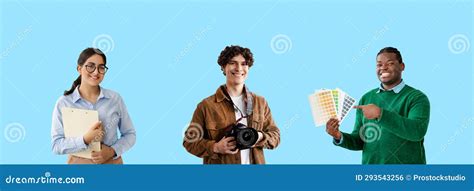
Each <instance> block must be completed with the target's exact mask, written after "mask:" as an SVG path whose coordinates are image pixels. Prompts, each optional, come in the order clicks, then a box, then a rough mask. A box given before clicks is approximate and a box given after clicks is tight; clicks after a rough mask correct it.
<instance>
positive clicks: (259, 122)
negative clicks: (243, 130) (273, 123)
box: [251, 114, 264, 131]
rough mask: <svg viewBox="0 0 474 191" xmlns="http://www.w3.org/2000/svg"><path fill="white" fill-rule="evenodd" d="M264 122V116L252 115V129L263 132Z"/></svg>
mask: <svg viewBox="0 0 474 191" xmlns="http://www.w3.org/2000/svg"><path fill="white" fill-rule="evenodd" d="M263 122H264V121H263V115H260V114H257V115H252V125H251V127H252V128H254V129H256V130H260V131H261V130H262V129H263Z"/></svg>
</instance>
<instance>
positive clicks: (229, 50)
mask: <svg viewBox="0 0 474 191" xmlns="http://www.w3.org/2000/svg"><path fill="white" fill-rule="evenodd" d="M238 55H242V57H244V59H245V62H247V65H248V66H249V67H251V66H252V65H253V54H252V52H251V51H250V49H248V48H244V47H241V46H236V45H232V46H226V47H225V48H224V50H222V52H221V54H220V55H219V58H218V59H217V63H218V64H219V66H221V68H224V67H225V65H227V64H228V63H229V62H230V60H231V59H232V58H233V57H235V56H238Z"/></svg>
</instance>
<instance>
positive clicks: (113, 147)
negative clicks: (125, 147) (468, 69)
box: [110, 145, 122, 160]
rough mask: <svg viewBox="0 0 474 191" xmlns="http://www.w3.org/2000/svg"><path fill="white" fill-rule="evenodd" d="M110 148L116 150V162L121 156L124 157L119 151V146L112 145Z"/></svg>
mask: <svg viewBox="0 0 474 191" xmlns="http://www.w3.org/2000/svg"><path fill="white" fill-rule="evenodd" d="M110 148H112V149H114V152H115V155H114V160H115V159H118V158H119V157H120V156H122V153H121V152H120V151H119V150H120V148H119V147H117V145H112V146H110Z"/></svg>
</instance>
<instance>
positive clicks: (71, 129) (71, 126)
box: [61, 107, 100, 159]
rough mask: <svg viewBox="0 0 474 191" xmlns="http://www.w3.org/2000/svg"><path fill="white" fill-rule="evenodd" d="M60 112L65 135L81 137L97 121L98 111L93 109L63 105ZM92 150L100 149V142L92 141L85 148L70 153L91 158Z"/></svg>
mask: <svg viewBox="0 0 474 191" xmlns="http://www.w3.org/2000/svg"><path fill="white" fill-rule="evenodd" d="M61 113H62V116H63V127H64V135H65V136H66V137H82V136H83V135H84V134H85V133H86V132H87V131H88V130H89V129H90V128H91V126H92V125H93V124H94V123H96V122H97V121H99V113H98V112H97V111H94V110H85V109H76V108H69V107H64V108H62V109H61ZM92 151H100V142H92V143H90V144H89V146H88V147H87V149H86V150H83V151H80V152H77V153H72V155H74V156H78V157H82V158H88V159H91V158H92V157H91V153H92Z"/></svg>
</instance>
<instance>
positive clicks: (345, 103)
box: [309, 88, 355, 127]
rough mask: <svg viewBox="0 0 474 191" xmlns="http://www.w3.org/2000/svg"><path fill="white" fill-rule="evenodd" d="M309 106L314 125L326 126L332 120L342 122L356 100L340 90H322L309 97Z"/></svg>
mask: <svg viewBox="0 0 474 191" xmlns="http://www.w3.org/2000/svg"><path fill="white" fill-rule="evenodd" d="M309 104H310V106H311V111H312V113H313V119H314V124H315V125H316V126H317V127H318V126H321V125H325V124H326V122H327V121H328V120H329V119H331V118H337V119H339V120H340V121H341V122H342V121H343V120H344V118H345V117H346V116H347V114H348V113H349V111H350V109H351V108H352V106H354V104H355V99H354V98H352V97H351V96H349V95H348V94H347V93H345V92H344V91H342V90H340V89H339V88H336V89H334V90H326V89H322V90H317V91H316V92H315V93H314V94H311V95H309Z"/></svg>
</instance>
